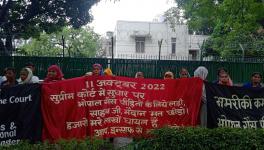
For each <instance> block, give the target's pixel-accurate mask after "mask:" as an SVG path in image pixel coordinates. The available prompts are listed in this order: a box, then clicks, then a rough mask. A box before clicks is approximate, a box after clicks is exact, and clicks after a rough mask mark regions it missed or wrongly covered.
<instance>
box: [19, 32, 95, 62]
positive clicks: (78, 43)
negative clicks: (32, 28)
mask: <svg viewBox="0 0 264 150" xmlns="http://www.w3.org/2000/svg"><path fill="white" fill-rule="evenodd" d="M99 39H100V36H99V35H98V34H96V33H95V32H94V31H93V30H92V29H91V28H80V29H73V28H69V27H65V28H63V30H62V31H60V32H56V33H51V34H47V33H46V32H43V33H41V35H40V36H39V37H38V38H33V39H30V40H29V41H30V42H28V43H27V44H24V45H22V46H21V47H20V48H19V51H18V53H21V54H24V55H36V56H69V57H94V56H95V55H96V52H97V50H99V49H100V44H99Z"/></svg>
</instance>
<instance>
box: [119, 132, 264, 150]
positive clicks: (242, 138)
mask: <svg viewBox="0 0 264 150" xmlns="http://www.w3.org/2000/svg"><path fill="white" fill-rule="evenodd" d="M123 149H126V150H219V149H222V150H255V149H259V150H263V149H264V130H262V129H255V130H254V129H230V128H217V129H206V128H181V129H169V128H164V129H160V130H156V131H154V132H153V138H149V139H142V140H139V141H136V142H134V143H132V144H131V145H129V146H127V147H125V148H123Z"/></svg>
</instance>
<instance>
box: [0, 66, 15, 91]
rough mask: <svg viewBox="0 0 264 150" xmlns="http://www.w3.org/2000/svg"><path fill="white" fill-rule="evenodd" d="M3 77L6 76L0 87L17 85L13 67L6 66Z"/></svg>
mask: <svg viewBox="0 0 264 150" xmlns="http://www.w3.org/2000/svg"><path fill="white" fill-rule="evenodd" d="M4 74H5V77H6V81H4V82H2V83H1V86H0V87H1V88H2V87H11V86H14V85H17V84H18V82H17V80H16V71H15V69H14V68H11V67H8V68H6V69H5V71H4Z"/></svg>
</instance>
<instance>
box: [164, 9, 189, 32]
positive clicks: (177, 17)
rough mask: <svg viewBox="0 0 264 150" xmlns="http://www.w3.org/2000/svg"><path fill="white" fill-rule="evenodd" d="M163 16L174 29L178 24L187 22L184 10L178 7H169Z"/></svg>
mask: <svg viewBox="0 0 264 150" xmlns="http://www.w3.org/2000/svg"><path fill="white" fill-rule="evenodd" d="M163 16H164V18H165V19H164V22H168V23H169V24H170V25H171V28H172V29H174V28H175V26H176V25H183V24H185V20H184V18H183V12H182V10H180V9H179V8H178V7H172V8H170V9H168V10H167V11H166V12H165V13H164V15H163Z"/></svg>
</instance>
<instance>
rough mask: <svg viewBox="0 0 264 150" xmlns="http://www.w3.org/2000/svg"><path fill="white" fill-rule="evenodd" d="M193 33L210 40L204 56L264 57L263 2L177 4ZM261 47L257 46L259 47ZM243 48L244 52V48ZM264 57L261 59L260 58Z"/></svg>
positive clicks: (198, 0)
mask: <svg viewBox="0 0 264 150" xmlns="http://www.w3.org/2000/svg"><path fill="white" fill-rule="evenodd" d="M175 2H176V3H177V5H176V6H177V8H178V9H182V10H183V12H184V17H185V19H186V20H187V24H188V26H189V30H190V33H191V34H192V33H195V34H205V35H210V36H211V37H210V38H209V39H208V41H207V42H205V45H204V46H203V50H204V51H203V53H204V56H210V55H217V56H222V57H234V56H235V57H236V56H239V57H241V56H242V55H243V54H245V57H252V56H264V45H263V42H264V36H263V34H262V33H259V32H258V31H261V30H263V27H264V4H263V1H260V0H175ZM256 45H258V46H256ZM241 46H242V47H243V48H241ZM243 51H244V52H243ZM259 54H261V55H259Z"/></svg>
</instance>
